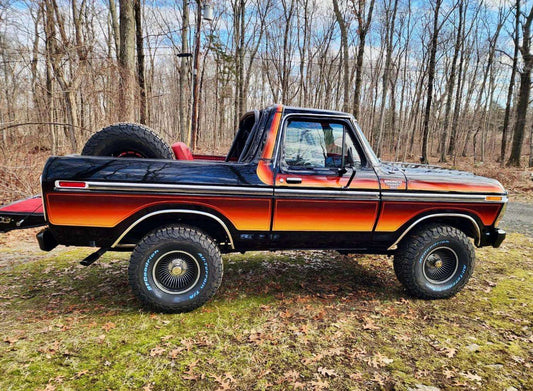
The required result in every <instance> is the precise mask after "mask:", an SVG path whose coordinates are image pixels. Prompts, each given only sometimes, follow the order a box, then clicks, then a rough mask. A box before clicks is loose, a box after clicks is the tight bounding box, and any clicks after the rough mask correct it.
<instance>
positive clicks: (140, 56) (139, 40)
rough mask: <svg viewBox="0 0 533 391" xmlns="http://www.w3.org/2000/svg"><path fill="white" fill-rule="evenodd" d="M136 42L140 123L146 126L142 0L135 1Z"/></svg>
mask: <svg viewBox="0 0 533 391" xmlns="http://www.w3.org/2000/svg"><path fill="white" fill-rule="evenodd" d="M133 7H134V12H135V42H136V44H137V81H138V83H139V111H140V122H141V124H144V125H146V116H147V113H146V85H145V82H144V40H143V29H142V9H141V0H135V1H134V6H133Z"/></svg>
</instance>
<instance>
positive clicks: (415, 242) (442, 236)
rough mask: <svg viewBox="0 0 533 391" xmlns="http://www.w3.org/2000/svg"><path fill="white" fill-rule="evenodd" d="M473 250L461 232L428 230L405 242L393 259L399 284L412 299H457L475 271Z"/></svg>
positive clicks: (446, 228)
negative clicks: (455, 296) (457, 295)
mask: <svg viewBox="0 0 533 391" xmlns="http://www.w3.org/2000/svg"><path fill="white" fill-rule="evenodd" d="M474 264H475V253H474V246H473V245H472V242H471V241H470V240H469V239H468V237H467V236H466V235H465V234H464V233H463V232H462V231H460V230H458V229H457V228H454V227H450V226H446V225H430V226H426V227H424V228H422V229H420V230H418V231H416V232H414V233H413V234H411V235H410V236H408V237H407V238H405V239H404V240H403V241H402V242H401V244H400V246H399V247H398V250H397V252H396V255H395V256H394V271H395V273H396V276H397V277H398V280H399V281H400V282H401V283H402V284H403V286H404V287H405V289H406V290H407V291H408V292H409V293H410V294H411V295H413V296H415V297H419V298H422V299H441V298H447V297H451V296H453V295H455V294H456V293H457V292H459V291H460V290H461V289H463V287H464V286H465V285H466V283H467V282H468V280H469V279H470V276H471V275H472V272H473V271H474Z"/></svg>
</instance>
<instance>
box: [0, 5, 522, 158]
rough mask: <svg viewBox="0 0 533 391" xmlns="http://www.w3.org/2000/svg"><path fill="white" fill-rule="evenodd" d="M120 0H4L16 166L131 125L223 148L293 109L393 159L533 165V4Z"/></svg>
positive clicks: (3, 59)
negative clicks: (358, 130)
mask: <svg viewBox="0 0 533 391" xmlns="http://www.w3.org/2000/svg"><path fill="white" fill-rule="evenodd" d="M119 3H120V4H118V3H116V2H115V0H100V1H94V2H93V1H86V0H71V1H63V0H40V1H38V0H34V1H30V0H28V1H14V0H1V1H0V77H1V80H2V82H1V88H0V90H1V91H0V129H1V132H2V140H1V141H0V144H1V147H2V149H1V150H2V153H3V156H4V160H5V159H9V158H8V156H12V154H13V151H14V150H17V149H18V150H20V149H22V150H25V151H30V150H34V151H43V150H44V151H46V152H47V153H48V154H50V153H54V154H55V153H71V152H79V151H80V150H81V147H82V145H83V143H84V142H85V140H87V138H88V137H89V136H90V134H91V133H92V132H94V131H96V130H98V129H99V128H101V127H102V126H104V125H106V124H109V123H112V122H116V121H119V120H120V121H137V122H142V123H146V124H147V125H149V126H151V127H153V128H155V129H156V130H158V131H159V132H161V133H162V135H163V136H164V137H165V138H166V139H167V140H168V141H177V140H184V141H186V142H189V143H190V144H191V145H192V146H193V147H195V149H201V150H204V151H213V150H220V151H222V150H223V149H224V147H225V146H227V145H229V143H230V142H231V140H232V137H233V133H234V130H235V128H236V124H237V121H238V119H239V117H240V116H241V115H242V114H243V113H244V112H246V111H247V110H250V109H254V108H261V107H264V106H267V105H270V104H272V103H284V104H288V105H295V106H310V107H318V108H326V109H338V110H343V111H347V112H352V113H354V114H355V115H356V117H357V118H358V120H359V122H360V124H361V127H362V128H363V129H364V131H365V134H366V135H367V137H368V138H369V139H370V141H371V142H372V144H373V146H374V148H375V150H376V152H377V153H378V154H379V155H380V156H382V157H384V158H385V159H398V160H415V161H417V160H418V159H420V157H421V159H422V160H423V161H430V162H438V161H440V162H444V161H452V162H453V161H454V159H455V158H458V157H462V156H466V157H470V158H472V157H473V158H474V162H478V163H479V162H484V161H491V162H494V161H498V162H501V163H502V165H504V164H508V165H512V166H518V165H520V164H522V165H524V164H529V165H530V166H533V153H532V151H533V142H532V141H531V140H532V137H531V135H532V134H533V121H532V120H531V115H529V111H531V110H528V109H529V107H530V102H529V101H530V90H531V68H532V66H533V53H532V52H533V49H532V47H531V45H532V43H531V38H532V33H531V30H532V29H531V24H532V21H533V7H532V3H533V2H531V1H520V0H513V1H496V0H491V1H481V0H479V1H468V2H464V1H456V0H430V1H415V0H377V1H376V0H328V1H319V0H213V1H212V2H211V3H210V4H207V2H206V1H204V0H195V1H191V2H189V1H188V0H184V1H181V0H164V1H156V0H152V1H149V0H135V1H126V0H121V1H120V2H119ZM206 6H212V7H213V10H214V12H213V18H212V20H206V19H205V16H209V15H206V12H204V13H202V14H200V13H199V11H198V10H199V9H200V10H201V9H204V10H205V8H206ZM208 8H209V7H208ZM208 13H209V12H207V14H208ZM202 15H203V16H204V17H202ZM192 113H194V115H192ZM191 130H192V132H191ZM528 156H529V159H527V158H528ZM520 158H522V160H520Z"/></svg>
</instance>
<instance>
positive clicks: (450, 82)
mask: <svg viewBox="0 0 533 391" xmlns="http://www.w3.org/2000/svg"><path fill="white" fill-rule="evenodd" d="M462 31H463V2H462V1H459V25H458V26H457V37H456V40H455V46H454V48H453V58H452V66H451V69H450V78H449V80H448V85H447V86H446V108H445V109H444V124H443V126H442V135H441V139H440V160H439V161H440V162H442V163H444V162H446V140H447V138H448V125H449V123H450V111H451V108H452V96H453V89H454V87H455V71H456V66H457V59H458V57H459V51H460V49H461V42H462V40H463V36H462Z"/></svg>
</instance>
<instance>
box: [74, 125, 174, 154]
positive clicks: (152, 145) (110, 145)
mask: <svg viewBox="0 0 533 391" xmlns="http://www.w3.org/2000/svg"><path fill="white" fill-rule="evenodd" d="M124 145H126V147H124ZM128 148H131V149H135V150H138V151H139V152H142V153H144V154H146V155H147V157H148V158H152V159H174V153H173V151H172V149H171V148H170V147H169V146H168V144H167V143H166V142H165V141H164V140H163V139H162V138H161V137H160V136H159V135H158V134H157V133H156V132H155V131H153V130H152V129H150V128H149V127H147V126H144V125H141V124H136V123H127V122H120V123H116V124H113V125H109V126H107V127H105V128H103V129H101V130H99V131H98V132H96V133H95V134H93V135H92V136H91V137H90V138H89V140H87V142H86V143H85V146H84V147H83V150H82V151H81V154H82V155H87V156H111V155H112V154H113V152H114V151H116V150H122V149H128Z"/></svg>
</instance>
